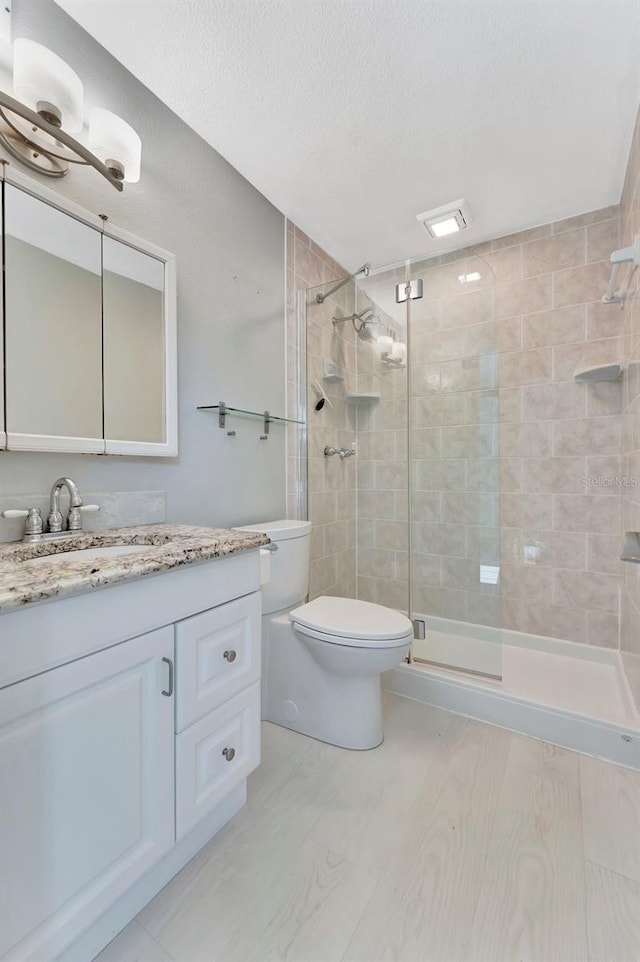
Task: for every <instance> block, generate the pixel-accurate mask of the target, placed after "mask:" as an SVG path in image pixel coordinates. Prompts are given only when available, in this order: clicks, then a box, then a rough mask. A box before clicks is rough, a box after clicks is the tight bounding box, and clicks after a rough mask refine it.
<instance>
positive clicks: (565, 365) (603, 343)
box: [553, 337, 622, 381]
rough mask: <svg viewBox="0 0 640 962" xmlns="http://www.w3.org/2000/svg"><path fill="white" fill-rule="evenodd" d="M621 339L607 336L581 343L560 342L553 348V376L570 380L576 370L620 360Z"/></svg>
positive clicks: (558, 379) (557, 378)
mask: <svg viewBox="0 0 640 962" xmlns="http://www.w3.org/2000/svg"><path fill="white" fill-rule="evenodd" d="M621 353H622V340H621V338H619V337H609V338H605V339H603V340H600V341H586V342H585V343H583V344H560V345H559V346H557V347H554V348H553V377H554V380H556V381H571V380H573V375H574V373H575V371H576V370H579V369H581V368H586V367H596V366H597V365H599V364H612V363H615V362H617V361H619V360H620V356H621Z"/></svg>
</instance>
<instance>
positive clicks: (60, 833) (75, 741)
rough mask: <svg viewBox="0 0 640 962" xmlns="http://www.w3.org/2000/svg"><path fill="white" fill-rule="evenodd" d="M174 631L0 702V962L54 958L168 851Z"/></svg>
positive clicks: (74, 666) (25, 685)
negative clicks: (2, 888) (2, 959)
mask: <svg viewBox="0 0 640 962" xmlns="http://www.w3.org/2000/svg"><path fill="white" fill-rule="evenodd" d="M163 657H164V658H167V659H173V630H172V629H171V628H161V629H159V630H158V631H154V632H151V633H150V634H147V635H143V636H142V637H141V638H135V639H133V640H131V641H129V642H125V643H124V644H120V645H115V646H114V647H113V648H108V649H106V650H105V651H101V652H98V653H97V654H94V655H90V656H89V657H88V658H81V659H79V660H78V661H74V662H72V663H71V664H68V665H64V666H63V667H61V668H56V669H55V670H54V671H50V672H45V673H43V674H41V675H37V676H36V677H35V678H29V679H27V680H26V681H22V682H19V683H18V684H17V685H11V686H9V687H8V688H5V689H3V690H2V691H1V692H0V799H1V801H0V805H1V807H2V817H1V818H0V852H1V853H2V856H1V858H2V869H1V872H2V879H3V885H4V884H5V883H6V884H7V891H6V893H3V899H2V925H1V926H0V956H2V955H4V954H5V953H9V952H10V957H11V958H13V959H33V960H41V959H42V958H43V957H44V953H43V947H45V946H46V957H55V955H56V954H57V953H58V951H59V950H61V949H63V948H65V946H66V945H67V944H68V943H69V941H70V940H71V939H73V937H74V936H76V935H79V934H80V932H82V930H83V929H84V928H85V926H86V920H87V918H95V917H97V916H98V915H100V914H101V913H102V912H104V910H105V909H107V908H108V907H109V905H110V903H111V902H112V901H113V899H114V897H116V896H118V895H120V894H121V893H122V892H123V891H124V890H125V889H127V888H128V887H129V886H130V885H131V884H132V883H133V882H135V881H136V880H137V879H139V878H140V877H141V876H142V875H144V874H145V872H146V871H147V870H148V869H149V868H150V867H151V866H152V865H153V864H154V863H155V862H157V861H158V859H159V858H160V857H161V856H162V855H164V853H165V852H166V851H167V850H168V849H169V848H170V847H171V846H172V845H173V841H174V752H173V699H172V698H171V697H167V696H164V695H163V694H162V691H163V690H165V691H167V690H168V689H167V687H166V685H167V674H168V665H167V662H164V661H163V660H162V659H163Z"/></svg>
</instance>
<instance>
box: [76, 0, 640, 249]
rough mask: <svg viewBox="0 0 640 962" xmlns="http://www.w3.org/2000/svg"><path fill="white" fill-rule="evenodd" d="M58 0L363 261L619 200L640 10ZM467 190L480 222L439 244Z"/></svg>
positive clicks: (635, 83) (317, 228)
mask: <svg viewBox="0 0 640 962" xmlns="http://www.w3.org/2000/svg"><path fill="white" fill-rule="evenodd" d="M57 2H58V3H59V4H60V6H61V7H62V8H63V9H64V10H66V11H67V12H68V13H69V14H71V16H72V17H74V18H75V19H76V20H77V21H78V22H79V23H80V24H81V25H82V26H83V27H84V28H85V29H87V30H88V31H89V33H91V34H92V35H93V36H94V37H95V38H96V39H97V40H98V41H99V42H100V43H101V44H102V45H103V46H104V47H106V48H107V50H109V51H110V52H111V53H112V54H113V55H114V56H115V57H117V59H118V60H120V61H121V62H122V63H123V64H124V65H125V66H126V67H127V68H128V69H129V70H130V71H131V72H132V73H133V74H135V75H136V76H137V77H138V78H139V79H140V80H141V81H142V82H143V83H144V84H146V85H147V87H149V88H150V89H151V90H153V91H154V92H155V93H156V94H157V95H158V96H159V97H160V98H161V99H162V100H163V101H164V102H165V103H167V104H168V105H169V106H170V107H171V108H172V109H173V110H174V111H175V112H176V113H177V114H179V115H180V116H181V117H182V118H183V119H184V120H185V121H186V122H187V123H188V124H189V125H190V126H191V127H193V128H194V130H196V131H197V132H198V133H199V134H200V135H201V136H202V137H203V138H204V139H205V140H206V141H208V142H209V143H210V144H211V145H212V146H213V147H215V148H216V150H218V151H219V152H220V153H221V154H222V155H223V156H224V157H225V158H226V159H227V160H228V161H229V162H230V163H231V164H233V165H234V166H235V167H236V168H237V169H238V170H239V171H240V172H241V173H242V174H244V176H245V177H246V178H247V179H248V180H249V181H251V183H252V184H254V185H255V186H256V187H257V188H258V189H259V190H260V191H262V192H263V193H264V194H265V195H266V196H267V197H268V198H269V199H270V200H271V201H272V202H273V203H274V204H275V205H276V206H277V207H279V208H280V210H282V211H283V212H284V213H286V214H287V215H288V216H289V217H290V218H291V219H292V220H294V221H295V222H296V223H297V224H299V225H300V226H301V227H302V228H303V229H304V230H306V231H307V232H308V233H309V234H311V236H312V237H313V238H314V239H315V240H317V241H318V243H320V244H322V245H324V246H325V247H326V248H327V249H328V250H329V251H331V252H332V253H333V255H334V256H335V257H337V258H338V259H339V260H340V261H342V262H343V263H344V264H345V265H347V266H349V267H350V268H355V267H357V266H359V264H361V263H362V262H363V261H365V260H369V261H371V262H372V263H373V264H374V265H380V264H385V263H391V262H395V261H398V260H400V259H402V258H405V257H407V256H410V255H417V254H423V255H424V254H428V253H430V252H435V251H436V250H445V249H448V250H451V249H454V248H455V247H462V246H467V245H468V244H472V243H476V242H479V241H482V240H486V239H488V238H490V237H497V236H500V235H502V234H506V233H510V232H512V231H516V230H520V229H522V228H525V227H529V226H533V225H535V224H541V223H545V222H547V221H550V220H555V219H558V218H562V217H567V216H571V215H573V214H576V213H581V212H583V211H586V210H591V209H594V208H598V207H604V206H607V205H609V204H612V203H617V201H618V200H619V198H620V191H621V187H622V180H623V177H624V170H625V164H626V159H627V155H628V151H629V146H630V141H631V134H632V128H633V122H634V118H635V113H636V110H637V108H638V100H639V91H640V26H639V24H640V3H639V2H637V0H552V2H548V0H471V2H468V0H162V2H157V0H57ZM175 175H176V176H177V177H179V176H180V172H179V171H176V172H175ZM143 176H144V170H143ZM206 189H207V185H205V184H203V190H206ZM210 189H212V190H215V189H216V187H215V184H212V185H211V188H210ZM460 197H464V198H465V199H466V200H467V202H468V204H469V206H470V209H471V213H472V215H473V217H474V222H473V224H472V226H471V228H470V229H469V230H467V231H464V232H463V233H461V234H459V235H457V236H455V237H454V238H452V239H449V238H447V242H448V243H446V244H445V243H443V241H439V242H435V241H432V240H430V239H429V237H428V235H427V233H426V231H425V230H424V228H423V227H421V226H420V225H419V224H418V223H417V221H416V219H415V215H416V214H417V213H419V212H420V211H424V210H426V209H428V208H431V207H436V206H439V205H441V204H443V203H446V202H448V201H450V200H455V199H457V198H460Z"/></svg>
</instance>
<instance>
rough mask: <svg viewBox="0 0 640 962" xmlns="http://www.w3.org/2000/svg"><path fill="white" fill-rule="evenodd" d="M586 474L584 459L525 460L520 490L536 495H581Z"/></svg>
mask: <svg viewBox="0 0 640 962" xmlns="http://www.w3.org/2000/svg"><path fill="white" fill-rule="evenodd" d="M586 472H587V463H586V458H572V457H561V458H558V457H554V458H526V459H525V461H524V464H523V471H522V488H523V491H531V492H533V493H538V494H539V493H547V494H550V495H551V494H581V493H583V492H584V480H583V479H584V477H585V475H586Z"/></svg>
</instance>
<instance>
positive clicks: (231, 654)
mask: <svg viewBox="0 0 640 962" xmlns="http://www.w3.org/2000/svg"><path fill="white" fill-rule="evenodd" d="M224 657H225V658H226V659H227V661H228V662H229V664H231V662H233V661H235V660H236V658H237V657H238V652H237V651H234V650H233V648H229V649H228V650H227V651H225V653H224Z"/></svg>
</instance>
